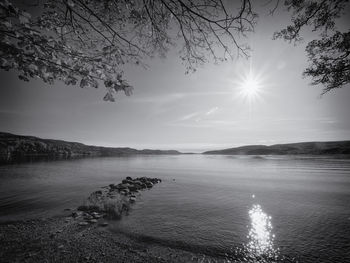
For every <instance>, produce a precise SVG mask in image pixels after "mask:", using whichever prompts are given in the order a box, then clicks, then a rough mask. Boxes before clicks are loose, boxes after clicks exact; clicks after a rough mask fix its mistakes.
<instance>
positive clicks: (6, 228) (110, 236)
mask: <svg viewBox="0 0 350 263" xmlns="http://www.w3.org/2000/svg"><path fill="white" fill-rule="evenodd" d="M66 216H67V215H62V216H57V217H51V218H42V219H32V220H24V221H15V222H6V223H1V224H0V246H1V252H0V258H1V262H131V263H136V262H140V263H141V262H203V260H205V261H207V260H209V261H208V262H225V260H224V259H223V258H221V259H220V258H214V257H211V256H207V255H204V254H198V253H193V252H189V251H186V250H182V249H177V248H170V247H168V246H163V245H161V244H154V243H152V242H142V241H137V240H135V239H132V238H129V237H127V236H126V235H123V234H122V233H115V232H112V231H110V230H109V229H108V226H107V227H103V226H101V225H99V224H89V225H87V226H81V225H79V220H76V219H74V218H73V219H72V220H67V217H66Z"/></svg>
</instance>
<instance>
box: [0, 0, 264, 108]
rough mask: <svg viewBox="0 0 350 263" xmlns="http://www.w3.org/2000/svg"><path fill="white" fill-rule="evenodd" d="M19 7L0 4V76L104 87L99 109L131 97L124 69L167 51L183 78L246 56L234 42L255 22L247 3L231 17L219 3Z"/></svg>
mask: <svg viewBox="0 0 350 263" xmlns="http://www.w3.org/2000/svg"><path fill="white" fill-rule="evenodd" d="M23 2H24V3H23ZM23 2H20V1H15V0H13V1H10V0H1V1H0V54H1V59H0V68H1V69H5V70H10V69H14V70H17V71H18V72H19V78H20V79H22V80H25V81H28V80H29V79H30V78H39V79H42V80H43V81H44V82H47V83H50V84H52V83H54V81H55V80H61V81H63V82H64V83H65V84H67V85H79V86H80V87H82V88H85V87H94V88H97V87H98V86H100V85H104V86H105V87H106V89H107V94H106V95H105V97H104V100H107V101H114V99H115V97H114V95H115V93H117V92H118V91H124V92H125V94H126V95H129V94H130V93H131V92H132V87H131V86H130V85H129V84H128V82H127V81H126V80H125V79H124V76H123V68H124V65H126V64H129V63H133V64H136V65H140V66H146V65H145V60H147V58H151V57H153V56H155V55H160V56H165V54H166V53H167V52H168V51H169V49H170V48H172V47H174V46H175V44H177V45H179V49H180V58H181V60H182V61H183V63H184V64H185V67H186V72H190V71H194V70H195V69H196V67H197V66H198V65H200V64H203V63H206V62H208V61H209V60H214V61H215V62H219V61H223V60H226V59H227V58H233V57H234V56H235V55H238V56H239V55H247V54H246V51H247V49H248V47H247V46H246V45H245V44H244V43H242V42H241V38H240V37H241V36H244V35H245V33H247V32H251V31H253V29H254V24H255V23H256V17H257V15H256V14H255V13H254V12H253V11H252V7H251V3H250V1H249V0H242V1H241V2H240V3H239V5H238V6H235V8H230V10H235V11H234V12H233V11H231V12H230V11H228V9H227V8H226V6H225V5H224V3H223V1H222V0H196V1H194V0H35V1H23ZM228 3H230V2H228ZM231 4H232V2H231ZM25 10H27V11H25ZM232 12H233V13H232Z"/></svg>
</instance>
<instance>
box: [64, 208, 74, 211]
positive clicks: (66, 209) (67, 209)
mask: <svg viewBox="0 0 350 263" xmlns="http://www.w3.org/2000/svg"><path fill="white" fill-rule="evenodd" d="M71 210H72V209H71V208H65V209H64V211H71Z"/></svg>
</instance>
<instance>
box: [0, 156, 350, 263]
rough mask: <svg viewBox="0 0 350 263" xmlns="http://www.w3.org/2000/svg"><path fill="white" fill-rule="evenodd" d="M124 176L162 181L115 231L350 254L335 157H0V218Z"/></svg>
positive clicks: (347, 176) (77, 198)
mask: <svg viewBox="0 0 350 263" xmlns="http://www.w3.org/2000/svg"><path fill="white" fill-rule="evenodd" d="M126 176H131V177H141V176H148V177H158V178H162V179H163V182H162V183H161V184H158V185H156V186H155V187H154V188H153V189H152V190H150V191H143V192H142V195H141V196H139V197H138V200H137V202H136V204H135V205H133V207H132V211H131V212H130V214H129V215H128V216H126V217H123V219H122V220H121V221H118V222H114V223H112V224H111V227H110V230H111V231H114V232H116V233H124V234H126V235H128V236H130V237H133V238H137V239H139V240H144V241H145V242H153V243H156V244H159V245H165V246H170V247H175V248H182V249H185V250H189V251H195V252H201V253H207V254H211V255H232V256H234V257H239V256H240V255H241V254H240V253H241V251H245V252H244V253H247V254H248V255H249V253H250V254H251V255H255V256H257V257H259V255H269V256H271V258H273V257H275V256H278V257H279V258H283V257H286V258H287V259H288V261H289V260H290V261H294V262H296V261H299V262H346V261H350V254H349V252H348V251H350V160H349V159H342V158H327V157H312V156H302V157H301V156H260V157H256V156H217V155H212V156H211V155H179V156H134V157H119V158H111V157H109V158H91V159H79V160H71V161H69V160H65V161H55V162H36V163H24V164H16V165H6V166H0V211H1V213H0V220H1V221H6V220H17V219H24V218H31V217H47V216H52V215H56V214H60V213H61V212H62V210H63V209H64V208H68V207H76V206H78V205H80V204H81V203H82V202H83V200H84V199H85V198H86V197H87V196H88V195H89V193H90V192H92V191H94V190H98V189H99V187H102V186H105V185H108V184H110V183H118V182H120V181H121V179H123V178H125V177H126ZM247 254H244V255H247Z"/></svg>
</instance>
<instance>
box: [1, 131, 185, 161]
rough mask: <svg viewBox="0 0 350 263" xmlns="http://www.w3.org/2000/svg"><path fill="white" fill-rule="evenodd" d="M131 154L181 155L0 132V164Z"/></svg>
mask: <svg viewBox="0 0 350 263" xmlns="http://www.w3.org/2000/svg"><path fill="white" fill-rule="evenodd" d="M132 154H181V153H180V152H178V151H175V150H168V151H163V150H149V149H145V150H136V149H133V148H113V147H102V146H90V145H85V144H82V143H78V142H67V141H61V140H51V139H41V138H37V137H32V136H22V135H15V134H11V133H5V132H0V162H7V161H9V160H13V159H21V158H22V157H28V156H32V157H35V156H38V157H40V156H43V157H45V156H48V157H57V158H59V157H62V158H70V157H85V156H119V155H132Z"/></svg>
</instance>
